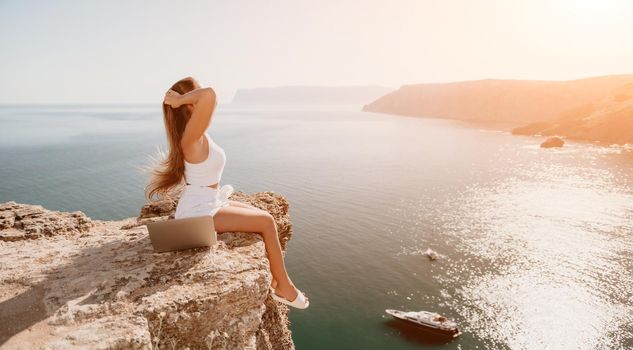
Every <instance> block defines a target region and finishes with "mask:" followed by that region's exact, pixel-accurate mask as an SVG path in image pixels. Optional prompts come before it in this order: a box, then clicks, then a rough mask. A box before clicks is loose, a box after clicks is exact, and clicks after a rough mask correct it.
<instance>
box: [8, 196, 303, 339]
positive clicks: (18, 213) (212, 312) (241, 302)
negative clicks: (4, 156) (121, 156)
mask: <svg viewBox="0 0 633 350" xmlns="http://www.w3.org/2000/svg"><path fill="white" fill-rule="evenodd" d="M231 199H234V200H239V201H243V202H247V203H250V204H252V205H254V206H257V207H259V208H262V209H265V210H267V211H269V212H270V213H271V214H272V215H273V216H274V218H275V220H276V222H277V225H278V228H279V237H280V241H281V245H282V248H283V249H284V250H285V248H286V245H287V243H288V241H289V239H290V237H291V235H292V225H291V222H290V220H289V216H288V202H287V201H286V199H285V198H283V197H282V196H280V195H277V194H274V193H272V192H260V193H255V194H253V195H246V194H244V193H242V192H236V193H234V194H233V196H232V197H231ZM175 205H176V203H170V202H161V203H158V204H152V205H146V206H144V207H143V208H142V209H141V213H140V215H139V216H138V217H137V218H128V219H124V220H120V221H101V220H93V219H91V218H89V217H87V216H86V215H85V214H84V213H82V212H80V211H76V212H72V213H68V212H57V211H50V210H47V209H45V208H43V207H42V206H39V205H30V204H20V203H16V202H6V203H2V204H0V349H51V350H52V349H73V348H85V349H185V348H190V349H294V344H293V342H292V338H291V333H290V330H289V328H288V325H289V321H288V316H287V314H288V308H287V307H286V306H285V305H282V304H279V303H276V302H275V301H273V300H272V298H271V297H270V296H269V291H268V286H269V285H270V283H271V279H272V277H271V275H270V272H269V268H268V259H267V258H266V251H265V247H264V243H263V240H262V239H261V236H260V235H258V234H253V233H244V232H227V233H222V234H219V235H218V244H217V246H216V247H213V248H196V249H190V250H184V251H176V252H168V253H154V252H153V248H152V246H151V243H150V240H149V237H148V235H147V228H146V226H145V225H144V224H145V223H147V222H151V221H157V220H165V219H172V218H173V213H174V210H175Z"/></svg>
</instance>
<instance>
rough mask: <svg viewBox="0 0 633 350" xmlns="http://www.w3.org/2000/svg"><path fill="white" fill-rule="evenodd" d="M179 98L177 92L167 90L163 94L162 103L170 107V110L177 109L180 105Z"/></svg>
mask: <svg viewBox="0 0 633 350" xmlns="http://www.w3.org/2000/svg"><path fill="white" fill-rule="evenodd" d="M181 96H182V95H180V94H179V93H178V92H176V91H174V90H172V89H169V90H167V92H166V93H165V99H164V100H163V103H164V104H166V105H170V106H171V107H172V108H178V107H180V106H181V105H182V103H181V99H180V97H181Z"/></svg>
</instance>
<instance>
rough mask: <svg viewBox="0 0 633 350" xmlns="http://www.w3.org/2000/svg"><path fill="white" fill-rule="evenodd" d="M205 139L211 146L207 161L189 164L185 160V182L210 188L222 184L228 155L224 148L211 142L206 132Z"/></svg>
mask: <svg viewBox="0 0 633 350" xmlns="http://www.w3.org/2000/svg"><path fill="white" fill-rule="evenodd" d="M204 137H206V138H207V142H208V144H209V155H208V156H207V159H205V160H204V161H202V162H200V163H189V162H187V161H186V160H185V181H186V182H187V184H190V185H196V186H209V185H213V184H216V183H218V182H220V179H221V178H222V171H224V164H226V154H225V153H224V150H223V149H222V147H220V146H219V145H217V144H216V143H215V142H213V140H211V138H210V137H209V135H207V133H206V131H205V132H204Z"/></svg>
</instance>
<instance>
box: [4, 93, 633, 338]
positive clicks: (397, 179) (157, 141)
mask: <svg viewBox="0 0 633 350" xmlns="http://www.w3.org/2000/svg"><path fill="white" fill-rule="evenodd" d="M160 108H161V107H160V104H157V105H156V106H104V105H102V106H98V105H84V106H3V107H1V108H0V164H1V166H0V178H1V179H2V180H1V182H0V202H5V201H9V200H13V201H17V202H22V203H32V204H41V205H43V206H44V207H46V208H48V209H51V210H62V211H74V210H81V211H83V212H85V213H86V214H87V215H88V216H90V217H92V218H95V219H104V220H118V219H123V218H126V217H135V216H137V215H138V214H139V209H140V208H141V206H142V205H143V204H144V198H143V186H144V185H145V183H146V181H147V178H146V174H144V173H142V172H140V171H139V170H138V168H137V167H138V166H141V165H144V164H147V163H148V158H147V157H148V155H155V154H156V150H157V147H160V148H161V149H163V150H166V149H167V143H166V139H165V131H164V126H163V122H162V114H161V113H162V112H161V109H160ZM507 129H508V126H507V125H491V124H487V125H476V124H471V123H465V122H458V121H451V120H443V119H433V118H412V117H400V116H393V115H386V114H374V113H363V112H360V106H339V107H335V106H311V107H308V106H294V107H293V106H285V107H280V106H260V107H257V106H249V107H239V106H231V105H219V106H218V110H217V112H216V114H215V115H214V116H213V119H212V122H211V126H210V128H209V130H208V131H209V134H210V135H211V137H212V138H213V139H214V141H215V142H217V143H218V144H219V145H221V146H222V147H223V148H224V149H225V151H226V153H227V165H226V169H225V173H224V176H223V179H222V184H232V185H233V186H234V187H235V188H236V189H237V190H241V191H245V192H248V193H251V192H257V191H275V192H277V193H279V194H282V195H284V196H285V197H287V198H288V200H289V202H290V215H291V219H292V222H293V224H294V226H293V227H294V231H293V232H294V233H293V237H292V240H291V241H290V243H289V245H288V248H287V253H286V264H287V267H288V271H289V275H290V276H291V278H292V280H293V282H294V283H295V284H296V285H297V287H298V288H300V289H301V290H303V291H304V292H306V295H307V296H308V297H309V298H310V302H311V303H310V308H309V309H307V310H291V312H290V320H291V325H290V328H291V330H292V337H293V340H294V342H295V345H296V347H297V349H301V350H305V349H419V348H426V347H433V348H437V347H439V348H442V349H472V348H480V349H483V348H512V349H545V348H552V349H611V348H625V347H633V306H632V305H633V152H632V151H631V150H630V149H627V148H622V147H603V146H598V145H594V144H591V143H576V142H568V143H567V144H566V145H565V147H563V148H562V149H541V148H539V147H538V144H539V142H540V141H542V140H541V139H540V138H536V137H525V136H512V135H510V134H509V133H508V132H507V131H506V130H507ZM427 248H431V249H433V250H435V251H436V252H437V253H438V254H439V255H440V258H439V259H438V260H437V261H430V260H429V259H428V258H427V257H426V256H425V255H424V251H425V250H426V249H427ZM386 308H393V309H400V310H429V311H436V312H439V313H442V314H443V315H445V316H447V317H449V318H453V319H455V320H456V321H457V322H458V324H459V325H460V328H461V329H462V332H463V334H462V335H461V336H460V337H458V338H456V339H454V340H452V341H445V340H442V339H437V338H436V337H432V336H430V335H428V334H426V333H424V332H420V331H419V330H416V329H415V328H412V327H409V326H408V325H406V324H404V323H401V322H399V321H394V320H393V319H392V317H391V316H389V315H387V314H386V313H385V312H384V310H385V309H386Z"/></svg>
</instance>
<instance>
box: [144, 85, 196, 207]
mask: <svg viewBox="0 0 633 350" xmlns="http://www.w3.org/2000/svg"><path fill="white" fill-rule="evenodd" d="M197 88H199V85H198V83H197V82H196V80H195V79H193V78H192V77H186V78H183V79H180V80H179V81H177V82H176V83H175V84H174V85H172V86H171V89H172V90H174V91H176V92H178V93H179V94H181V95H182V94H185V93H187V92H189V91H192V90H194V89H197ZM190 118H191V112H190V110H189V108H188V107H187V105H182V106H180V107H178V108H172V107H171V106H170V105H167V104H165V103H163V122H164V123H165V132H166V134H167V142H168V143H169V154H167V155H166V154H165V152H163V151H161V150H160V148H159V149H158V154H159V156H158V158H154V157H152V156H150V158H151V163H152V164H151V165H150V166H149V167H146V168H145V169H144V170H145V171H147V172H149V173H150V179H149V182H148V183H147V185H146V186H145V200H146V201H147V202H149V203H156V202H160V201H162V200H164V199H168V200H171V201H172V202H175V197H176V196H177V195H179V193H180V192H181V191H182V188H183V185H184V174H185V164H184V156H183V152H182V147H181V146H180V140H181V139H182V134H183V133H184V131H185V126H186V125H187V122H189V119H190ZM155 197H156V198H155Z"/></svg>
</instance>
